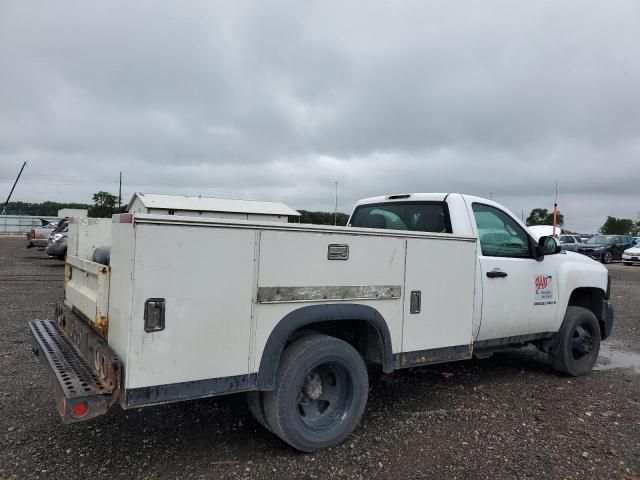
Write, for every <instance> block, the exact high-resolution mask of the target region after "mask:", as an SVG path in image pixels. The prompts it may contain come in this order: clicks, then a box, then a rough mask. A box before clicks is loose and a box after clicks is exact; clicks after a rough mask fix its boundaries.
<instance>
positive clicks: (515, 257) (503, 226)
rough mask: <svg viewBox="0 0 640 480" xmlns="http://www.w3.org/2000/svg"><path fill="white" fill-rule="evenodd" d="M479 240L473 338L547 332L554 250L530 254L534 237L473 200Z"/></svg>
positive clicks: (554, 296)
mask: <svg viewBox="0 0 640 480" xmlns="http://www.w3.org/2000/svg"><path fill="white" fill-rule="evenodd" d="M472 209H473V214H474V218H475V222H476V227H477V232H478V238H479V242H480V250H481V252H480V255H479V258H478V262H479V264H480V265H479V266H480V272H481V278H482V315H481V323H480V330H479V332H478V336H477V338H476V341H481V340H492V339H498V338H507V337H515V336H520V335H529V334H534V333H542V332H547V331H550V330H551V329H552V328H553V327H554V325H555V321H556V313H557V310H558V305H557V300H558V286H557V278H556V264H555V258H554V255H549V256H545V257H544V259H543V260H542V261H537V260H535V259H534V258H533V240H532V239H531V238H530V237H529V234H528V233H527V232H526V230H525V229H524V228H523V227H521V226H520V225H519V224H518V222H516V221H515V220H514V219H513V218H512V217H511V216H510V215H509V214H507V213H506V212H504V211H503V210H500V209H499V208H496V207H493V206H490V205H485V204H481V203H474V204H473V205H472Z"/></svg>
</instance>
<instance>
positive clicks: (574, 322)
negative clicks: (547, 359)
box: [553, 307, 600, 377]
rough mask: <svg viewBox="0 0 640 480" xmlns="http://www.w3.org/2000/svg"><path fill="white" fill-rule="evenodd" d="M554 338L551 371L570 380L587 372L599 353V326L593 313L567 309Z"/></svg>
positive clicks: (572, 308) (585, 310)
mask: <svg viewBox="0 0 640 480" xmlns="http://www.w3.org/2000/svg"><path fill="white" fill-rule="evenodd" d="M558 336H559V337H558V341H559V348H558V351H557V352H556V353H554V354H553V368H554V369H555V370H557V371H559V372H561V373H564V374H566V375H571V376H572V377H579V376H581V375H586V374H587V373H589V372H591V370H592V369H593V366H594V365H595V363H596V360H597V359H598V353H599V352H600V326H599V325H598V320H597V319H596V316H595V315H594V314H593V312H591V310H588V309H586V308H583V307H567V313H565V316H564V321H563V323H562V328H561V329H560V331H559V332H558Z"/></svg>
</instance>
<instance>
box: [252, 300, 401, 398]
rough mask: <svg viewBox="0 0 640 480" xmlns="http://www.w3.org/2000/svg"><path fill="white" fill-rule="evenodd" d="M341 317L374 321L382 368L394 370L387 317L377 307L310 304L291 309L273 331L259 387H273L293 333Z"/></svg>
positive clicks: (258, 383) (260, 369)
mask: <svg viewBox="0 0 640 480" xmlns="http://www.w3.org/2000/svg"><path fill="white" fill-rule="evenodd" d="M340 320H345V321H348V320H358V321H364V322H367V323H368V324H369V325H371V326H372V327H373V328H374V330H375V331H376V332H377V334H378V340H379V342H380V346H381V350H382V368H383V370H384V371H385V372H391V371H393V365H394V359H393V349H392V345H391V334H390V333H389V327H388V326H387V322H386V320H385V319H384V317H383V316H382V315H381V314H380V312H378V310H376V309H375V308H373V307H370V306H368V305H358V304H328V305H310V306H306V307H301V308H298V309H297V310H294V311H292V312H289V313H288V314H287V315H285V316H284V317H283V318H282V320H280V321H279V322H278V323H277V324H276V326H275V327H274V329H273V330H272V331H271V334H270V335H269V338H268V339H267V342H266V344H265V347H264V350H263V351H262V357H261V359H260V367H259V370H258V380H257V387H258V390H273V388H274V385H275V380H276V375H277V373H278V366H279V364H280V356H281V355H282V351H283V350H284V348H285V346H286V345H287V340H288V339H289V338H290V337H291V335H292V334H293V333H295V332H296V331H297V330H299V329H300V328H302V327H304V326H307V325H312V324H317V323H322V322H330V321H340Z"/></svg>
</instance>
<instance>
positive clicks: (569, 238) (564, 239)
mask: <svg viewBox="0 0 640 480" xmlns="http://www.w3.org/2000/svg"><path fill="white" fill-rule="evenodd" d="M558 240H560V248H562V250H568V251H571V252H577V251H578V246H579V245H582V238H580V235H560V236H559V237H558Z"/></svg>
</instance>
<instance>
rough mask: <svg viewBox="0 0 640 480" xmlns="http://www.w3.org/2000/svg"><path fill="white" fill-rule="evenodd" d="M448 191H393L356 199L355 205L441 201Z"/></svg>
mask: <svg viewBox="0 0 640 480" xmlns="http://www.w3.org/2000/svg"><path fill="white" fill-rule="evenodd" d="M447 195H449V194H448V193H394V194H391V195H381V196H378V197H369V198H363V199H361V200H358V202H357V203H356V206H357V205H367V204H370V203H384V202H393V201H405V202H407V201H408V202H420V201H423V202H442V201H443V200H444V199H445V197H446V196H447Z"/></svg>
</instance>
